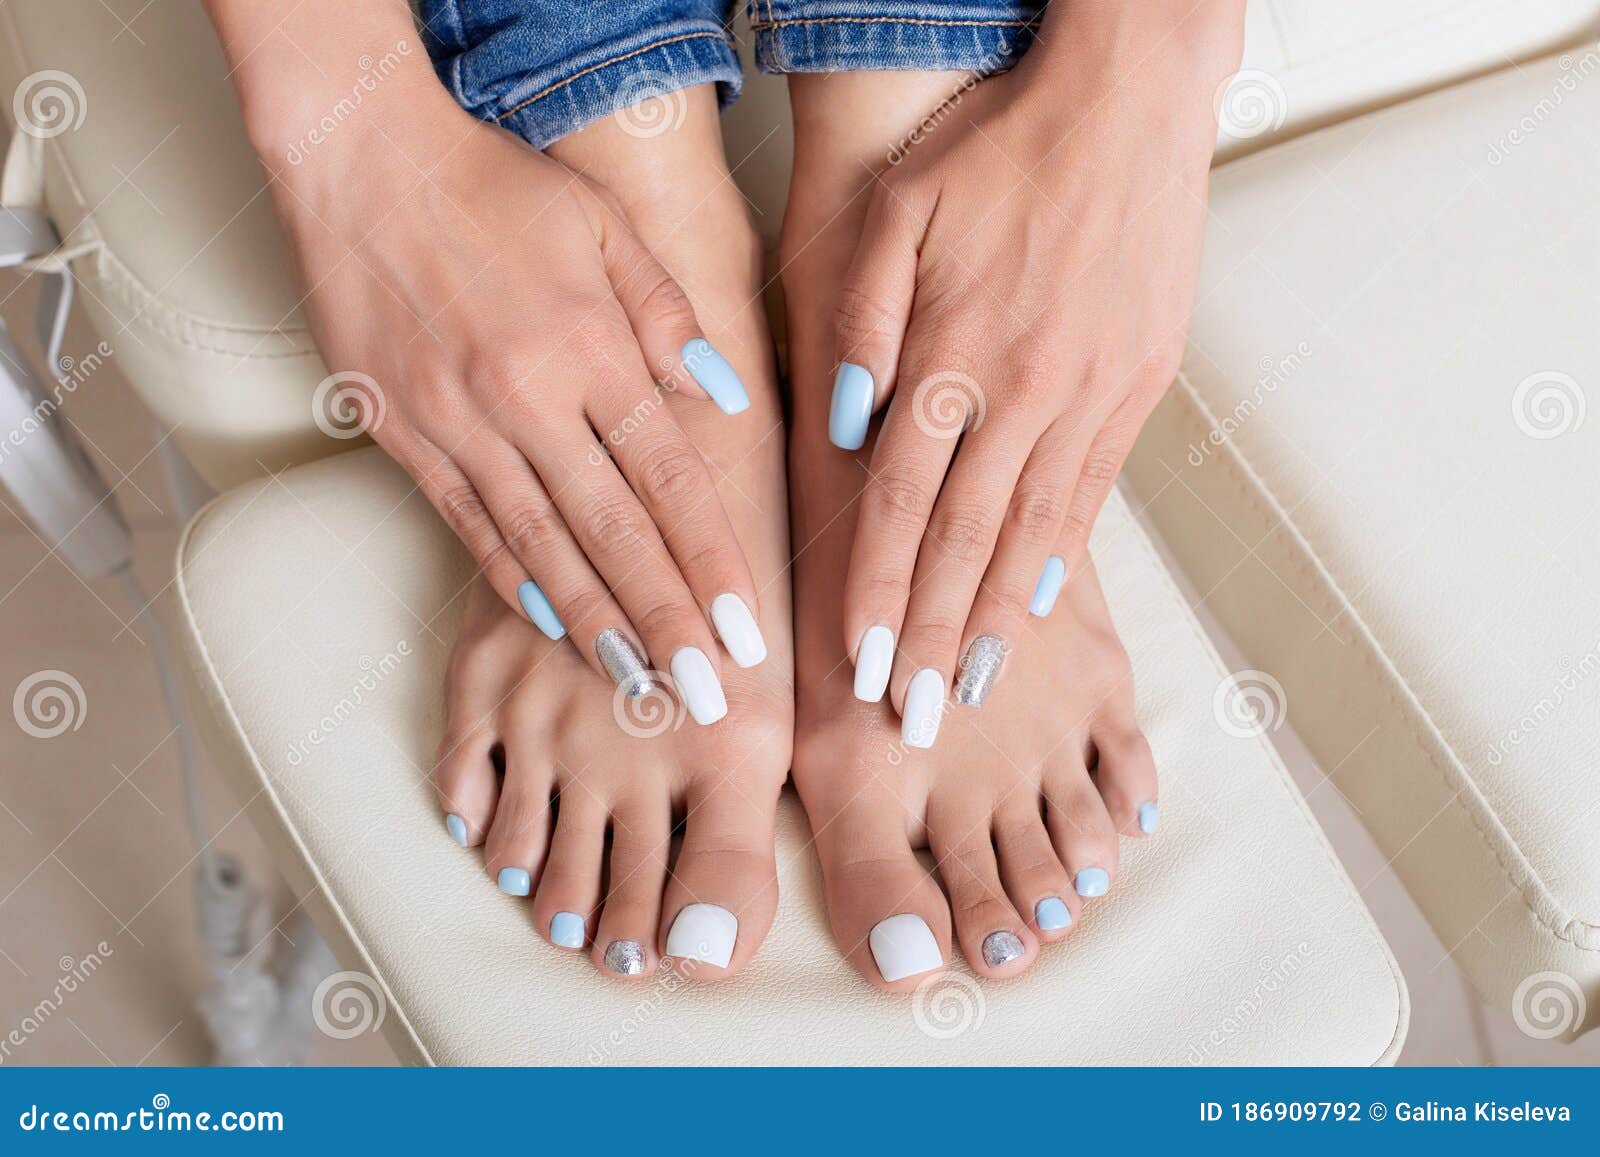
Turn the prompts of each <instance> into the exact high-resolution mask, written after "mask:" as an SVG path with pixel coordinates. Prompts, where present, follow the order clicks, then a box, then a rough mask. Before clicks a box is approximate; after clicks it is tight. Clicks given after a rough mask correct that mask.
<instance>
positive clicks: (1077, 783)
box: [1044, 763, 1117, 915]
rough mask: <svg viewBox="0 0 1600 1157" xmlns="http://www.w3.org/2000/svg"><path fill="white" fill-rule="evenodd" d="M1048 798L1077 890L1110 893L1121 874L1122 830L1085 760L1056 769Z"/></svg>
mask: <svg viewBox="0 0 1600 1157" xmlns="http://www.w3.org/2000/svg"><path fill="white" fill-rule="evenodd" d="M1044 798H1045V822H1046V824H1047V826H1048V827H1049V830H1050V840H1051V842H1052V843H1054V844H1055V848H1056V855H1057V856H1059V857H1060V859H1061V864H1062V866H1063V867H1065V868H1066V869H1067V873H1068V875H1069V876H1070V877H1071V879H1072V890H1073V891H1074V892H1075V893H1076V894H1077V895H1078V896H1079V897H1081V898H1082V899H1085V900H1092V899H1094V898H1096V897H1098V896H1104V895H1105V894H1106V891H1107V889H1109V888H1110V887H1111V881H1112V880H1113V879H1114V878H1115V876H1116V871H1117V831H1116V827H1115V826H1114V825H1113V824H1112V822H1111V816H1110V814H1109V813H1108V812H1107V811H1106V806H1105V803H1104V802H1103V801H1102V800H1101V799H1100V793H1099V792H1098V791H1097V790H1096V789H1095V786H1094V781H1093V780H1091V779H1090V778H1089V772H1088V769H1086V768H1085V767H1084V766H1083V765H1082V764H1081V763H1080V764H1074V765H1072V766H1070V767H1060V768H1057V769H1055V770H1053V771H1052V772H1051V773H1050V774H1049V775H1048V776H1047V777H1046V779H1045V787H1044ZM1075 914H1076V909H1075V910H1074V915H1075Z"/></svg>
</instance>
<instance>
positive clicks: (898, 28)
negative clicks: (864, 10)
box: [751, 16, 1039, 75]
mask: <svg viewBox="0 0 1600 1157" xmlns="http://www.w3.org/2000/svg"><path fill="white" fill-rule="evenodd" d="M1038 24H1039V20H1038V18H1034V19H1031V20H1030V19H1014V20H1003V19H997V20H979V19H973V20H920V19H917V18H915V17H897V16H896V17H889V16H817V17H799V18H794V19H777V20H768V21H761V20H758V21H755V22H754V23H753V24H752V27H751V30H752V31H753V32H754V33H755V38H756V67H757V68H759V69H760V70H761V71H762V72H764V73H791V72H874V71H882V72H887V71H913V70H914V71H927V72H976V73H979V74H982V75H988V74H989V73H994V72H1004V71H1005V70H1006V69H1009V68H1011V67H1012V66H1013V65H1015V64H1016V63H1017V61H1019V60H1020V59H1022V55H1023V53H1024V52H1026V51H1027V49H1028V46H1029V45H1030V44H1031V43H1033V37H1034V33H1035V32H1036V30H1037V29H1038Z"/></svg>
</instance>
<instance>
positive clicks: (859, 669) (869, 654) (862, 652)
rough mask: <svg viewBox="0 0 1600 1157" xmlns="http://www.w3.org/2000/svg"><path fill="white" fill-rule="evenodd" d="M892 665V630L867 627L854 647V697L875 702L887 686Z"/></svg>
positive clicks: (864, 701) (880, 697) (881, 696)
mask: <svg viewBox="0 0 1600 1157" xmlns="http://www.w3.org/2000/svg"><path fill="white" fill-rule="evenodd" d="M893 667H894V632H893V631H891V630H890V629H889V628H888V627H883V626H878V627H868V628H867V633H866V634H864V635H862V636H861V643H860V644H859V645H858V646H857V647H856V687H855V693H856V698H857V699H859V700H861V701H862V702H863V703H876V702H878V700H880V699H882V698H883V693H884V692H885V691H886V690H888V688H889V672H890V670H891V669H892V668H893Z"/></svg>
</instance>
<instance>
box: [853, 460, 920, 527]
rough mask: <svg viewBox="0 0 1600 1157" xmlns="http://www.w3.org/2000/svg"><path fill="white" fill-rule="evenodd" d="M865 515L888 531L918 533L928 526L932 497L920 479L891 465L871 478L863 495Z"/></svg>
mask: <svg viewBox="0 0 1600 1157" xmlns="http://www.w3.org/2000/svg"><path fill="white" fill-rule="evenodd" d="M862 502H863V503H864V504H865V505H866V508H867V511H866V513H868V514H870V515H871V516H872V517H874V518H876V519H878V520H880V521H882V522H883V523H885V524H887V525H888V527H889V528H890V529H891V530H895V531H910V532H915V533H920V532H921V530H922V528H923V527H924V526H925V525H926V524H927V517H928V507H929V505H930V504H931V502H932V496H931V495H930V494H929V493H928V491H927V488H926V487H925V486H924V485H923V482H922V479H920V478H918V477H916V476H915V475H913V474H910V473H908V472H906V471H903V470H901V469H900V468H899V467H898V466H895V465H890V466H887V467H885V468H884V470H883V472H882V473H880V474H878V475H877V476H876V477H875V478H873V479H872V482H871V484H870V485H869V486H868V487H867V490H866V493H865V494H863V495H862Z"/></svg>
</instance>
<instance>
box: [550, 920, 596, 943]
mask: <svg viewBox="0 0 1600 1157" xmlns="http://www.w3.org/2000/svg"><path fill="white" fill-rule="evenodd" d="M586 935H587V933H586V932H585V930H584V923H583V917H582V916H580V915H578V914H577V913H576V912H557V913H556V914H555V915H554V916H552V917H550V942H551V943H552V944H555V945H557V946H558V947H561V948H582V947H583V941H584V938H585V936H586Z"/></svg>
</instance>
